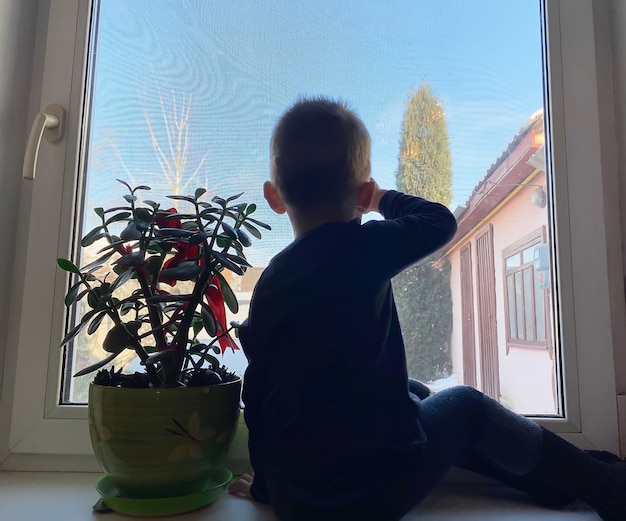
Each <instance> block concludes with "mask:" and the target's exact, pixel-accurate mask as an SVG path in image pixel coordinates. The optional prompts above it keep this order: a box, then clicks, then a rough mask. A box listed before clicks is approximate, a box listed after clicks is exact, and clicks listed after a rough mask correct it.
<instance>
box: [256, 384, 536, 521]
mask: <svg viewBox="0 0 626 521" xmlns="http://www.w3.org/2000/svg"><path fill="white" fill-rule="evenodd" d="M409 385H410V391H411V392H412V393H413V394H415V395H416V396H419V395H420V394H422V393H423V392H425V390H427V388H425V387H423V386H422V384H419V385H420V386H422V387H420V386H418V385H417V384H416V383H414V382H413V383H410V384H409ZM420 422H421V425H422V427H423V429H424V431H425V433H426V436H427V438H428V441H427V443H426V444H425V445H424V447H423V449H422V450H420V451H419V452H417V453H415V454H414V455H413V456H412V457H411V458H410V459H409V460H407V459H403V460H402V461H395V462H386V463H389V465H390V467H389V470H390V472H389V478H388V479H387V480H386V482H385V484H384V485H383V486H382V487H381V488H380V490H379V491H378V492H377V493H376V494H371V495H369V497H367V498H366V499H364V500H363V501H362V502H361V503H359V504H356V505H350V506H346V507H343V508H341V509H333V510H332V511H313V510H312V509H311V508H310V505H299V504H297V502H295V501H294V500H293V497H292V496H291V495H290V494H289V492H288V490H286V489H285V487H281V486H276V485H274V484H272V483H271V482H268V491H269V494H270V498H271V503H272V507H273V508H274V511H275V512H276V514H277V515H278V517H279V518H280V519H281V520H282V521H322V520H323V521H349V520H352V519H354V520H359V521H366V520H372V521H393V520H398V519H400V518H401V517H402V516H403V515H404V514H406V513H407V512H408V511H410V510H411V509H412V508H413V507H414V506H415V505H416V504H418V503H419V502H420V501H422V500H423V499H424V498H425V497H426V496H427V495H428V494H429V493H430V492H431V491H432V489H433V488H434V487H435V486H436V485H437V484H438V483H439V482H440V481H441V479H442V478H443V476H444V475H445V474H446V473H447V472H448V470H449V469H450V467H452V466H461V467H467V468H470V470H478V471H480V468H473V467H475V465H474V464H473V463H472V464H471V465H469V466H468V462H470V461H471V462H475V461H479V462H480V461H484V462H486V463H488V464H489V467H493V468H496V469H501V470H502V472H503V473H505V474H508V475H523V474H525V473H527V472H530V470H532V468H533V467H534V466H535V464H536V462H537V461H538V458H539V454H540V450H541V443H542V441H541V440H542V433H541V429H540V427H539V426H538V425H537V424H536V423H534V422H532V421H530V420H528V419H527V418H524V417H523V416H519V415H516V414H513V413H511V412H510V411H508V410H507V409H505V408H504V407H503V406H502V405H500V404H499V403H497V402H496V401H494V400H492V399H490V398H488V397H487V396H485V395H483V394H482V393H480V392H479V391H477V390H476V389H473V388H471V387H466V386H457V387H453V388H450V389H446V390H443V391H440V392H438V393H437V394H434V395H431V396H428V397H427V398H425V399H423V400H422V408H421V412H420ZM479 467H480V466H479ZM489 467H487V468H489Z"/></svg>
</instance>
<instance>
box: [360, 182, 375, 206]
mask: <svg viewBox="0 0 626 521" xmlns="http://www.w3.org/2000/svg"><path fill="white" fill-rule="evenodd" d="M375 189H376V182H375V181H374V180H373V179H370V180H369V181H368V182H367V183H364V184H362V185H361V187H360V188H359V192H358V193H357V195H356V209H357V211H358V212H359V213H367V212H369V211H370V207H371V205H372V199H373V198H374V190H375Z"/></svg>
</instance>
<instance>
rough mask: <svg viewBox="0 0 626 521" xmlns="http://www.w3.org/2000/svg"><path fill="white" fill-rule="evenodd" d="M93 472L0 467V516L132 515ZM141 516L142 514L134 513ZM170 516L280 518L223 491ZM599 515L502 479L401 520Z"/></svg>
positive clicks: (538, 520)
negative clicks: (550, 502) (119, 510)
mask: <svg viewBox="0 0 626 521" xmlns="http://www.w3.org/2000/svg"><path fill="white" fill-rule="evenodd" d="M100 477H101V475H100V474H95V473H70V472H0V519H3V520H25V521H26V520H28V521H30V520H36V519H41V518H42V517H44V518H45V519H46V521H79V520H80V521H84V520H85V519H102V520H104V521H118V520H119V521H122V520H124V519H132V518H129V517H127V516H123V515H120V514H116V513H108V514H96V515H92V510H91V507H92V506H93V504H94V503H95V502H96V500H97V499H98V495H97V493H96V491H95V489H94V486H95V484H96V482H97V480H98V479H99V478H100ZM136 519H139V518H136ZM166 519H167V520H168V521H169V520H171V521H199V520H207V521H209V520H216V521H228V520H234V521H235V520H236V521H276V519H277V518H276V517H275V516H274V515H273V513H272V511H271V509H270V508H269V507H266V506H261V505H257V504H255V503H252V502H251V501H247V500H244V499H241V498H237V497H232V496H229V495H228V494H227V493H224V494H223V496H222V497H220V498H219V499H218V501H217V502H215V503H213V504H212V505H209V506H207V507H205V508H202V509H200V510H196V511H195V512H190V513H188V514H184V515H180V516H172V517H168V518H166ZM413 520H415V521H418V520H419V521H444V520H445V521H461V520H463V521H525V520H528V521H599V520H600V518H599V517H598V516H597V515H596V514H595V513H594V512H591V511H588V510H578V511H555V510H547V509H542V508H538V507H535V506H533V505H531V504H530V503H529V502H528V500H527V499H526V498H525V497H524V496H523V495H521V494H519V493H517V492H515V491H513V490H510V489H508V488H506V487H502V486H499V485H488V484H464V485H461V484H458V483H446V484H443V485H441V486H440V487H439V488H438V489H437V490H436V491H435V492H433V494H432V495H431V496H429V497H428V498H427V499H426V500H425V501H424V502H423V503H422V504H421V505H420V506H418V507H416V508H415V509H414V510H413V511H412V512H411V513H409V514H408V515H407V516H406V517H405V518H404V520H403V521H413Z"/></svg>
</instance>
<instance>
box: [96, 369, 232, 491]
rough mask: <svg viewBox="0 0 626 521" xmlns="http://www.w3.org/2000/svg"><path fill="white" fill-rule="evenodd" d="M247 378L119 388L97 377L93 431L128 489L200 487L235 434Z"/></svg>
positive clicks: (115, 476)
mask: <svg viewBox="0 0 626 521" xmlns="http://www.w3.org/2000/svg"><path fill="white" fill-rule="evenodd" d="M240 395H241V378H239V379H238V380H236V381H234V382H229V383H225V384H220V385H212V386H205V387H188V388H175V389H121V388H117V387H104V386H101V385H94V384H91V386H90V387H89V407H88V409H89V433H90V435H91V443H92V446H93V449H94V452H95V455H96V458H97V459H98V461H99V463H100V465H101V466H102V469H103V470H104V472H105V473H106V475H107V476H108V477H109V479H110V480H111V482H112V483H113V484H114V485H115V486H116V487H117V489H118V490H119V491H120V493H121V494H122V495H123V496H125V497H135V498H163V497H173V496H181V495H185V494H194V493H198V492H201V491H202V490H204V488H205V487H206V486H207V483H208V482H209V481H210V476H211V470H212V469H214V468H215V467H216V466H218V465H220V464H221V463H222V462H223V460H224V458H225V457H226V454H227V453H228V450H229V448H230V445H231V443H232V441H233V438H234V437H235V432H236V429H237V423H238V418H239V399H240Z"/></svg>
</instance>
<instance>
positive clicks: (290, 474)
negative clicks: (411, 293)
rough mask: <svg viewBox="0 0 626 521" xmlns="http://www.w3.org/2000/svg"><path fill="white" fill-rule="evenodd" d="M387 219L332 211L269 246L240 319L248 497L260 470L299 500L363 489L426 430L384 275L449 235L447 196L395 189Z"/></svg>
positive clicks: (262, 477) (386, 199) (256, 490)
mask: <svg viewBox="0 0 626 521" xmlns="http://www.w3.org/2000/svg"><path fill="white" fill-rule="evenodd" d="M379 206H380V213H381V214H382V215H383V216H384V217H385V220H383V221H370V222H367V223H365V224H361V223H360V222H359V221H358V220H354V221H352V222H336V223H330V224H326V225H323V226H320V227H319V228H316V229H315V230H313V231H311V232H309V233H307V234H306V235H304V236H302V237H300V238H298V239H296V240H295V241H294V242H293V243H291V244H290V245H289V246H287V247H286V248H285V249H284V250H283V251H282V252H281V253H279V254H278V255H277V256H276V257H274V258H273V259H272V260H271V262H270V263H269V265H268V267H267V269H266V270H265V271H264V272H263V275H262V276H261V278H260V280H259V282H258V283H257V285H256V288H255V290H254V294H253V296H252V301H251V303H250V314H249V318H248V320H246V321H245V322H244V323H243V324H242V326H241V329H240V339H241V342H242V346H243V349H244V352H245V354H246V356H247V357H248V361H249V365H248V368H247V370H246V373H245V378H244V388H243V401H244V403H245V419H246V423H247V425H248V428H249V431H250V438H249V447H250V458H251V463H252V466H253V468H254V470H255V474H256V476H255V480H254V485H253V488H252V495H253V497H254V498H255V499H256V500H257V501H260V502H268V501H269V497H268V493H267V486H266V485H267V482H270V483H271V484H274V485H276V486H279V487H280V486H283V485H284V486H288V487H289V490H291V491H293V493H294V494H296V495H297V496H298V498H297V499H298V501H300V502H304V503H305V504H307V503H310V504H311V505H312V506H320V505H323V506H333V505H340V504H347V503H350V502H354V501H359V500H360V499H361V498H363V497H365V496H366V495H367V494H370V493H373V492H374V491H375V489H376V487H378V486H379V485H380V483H381V482H382V481H384V480H385V479H386V476H387V474H388V472H390V469H391V468H392V467H391V465H392V464H397V462H399V461H402V459H404V458H405V457H407V456H408V455H409V454H410V453H412V452H413V451H415V450H419V447H420V446H421V445H422V444H423V443H424V441H425V436H424V433H423V431H422V428H421V426H420V423H419V400H415V399H412V398H411V397H410V396H409V392H408V387H407V369H406V359H405V353H404V344H403V341H402V336H401V332H400V325H399V323H398V317H397V313H396V308H395V304H394V301H393V295H392V291H391V283H390V279H391V278H392V277H393V276H395V275H396V274H398V273H399V272H400V271H402V270H403V269H404V268H406V267H407V266H409V265H411V264H413V263H414V262H416V261H417V260H419V259H421V258H423V257H424V256H426V255H428V254H430V253H432V252H434V251H435V250H437V249H438V248H440V247H442V246H443V245H444V244H446V243H447V242H448V241H449V240H450V239H451V238H452V236H453V235H454V233H455V231H456V221H455V219H454V216H453V215H452V214H451V213H450V211H449V210H448V209H447V208H446V207H444V206H443V205H440V204H437V203H432V202H429V201H426V200H425V199H422V198H419V197H412V196H408V195H405V194H401V193H399V192H395V191H389V192H387V193H386V194H385V195H384V196H383V198H382V200H381V201H380V205H379Z"/></svg>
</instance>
